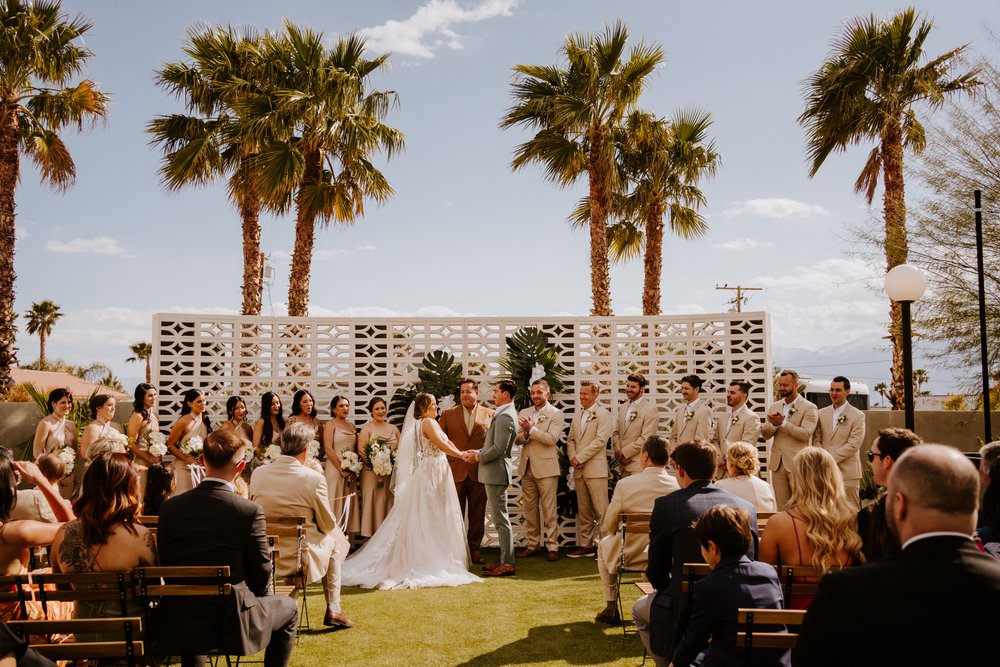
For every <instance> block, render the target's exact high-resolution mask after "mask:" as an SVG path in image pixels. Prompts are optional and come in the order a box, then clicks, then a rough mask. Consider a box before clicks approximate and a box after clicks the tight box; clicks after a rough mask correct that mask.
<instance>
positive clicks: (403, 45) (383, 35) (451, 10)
mask: <svg viewBox="0 0 1000 667" xmlns="http://www.w3.org/2000/svg"><path fill="white" fill-rule="evenodd" d="M518 2H519V0H483V1H482V2H480V3H478V4H476V5H472V6H463V5H461V4H459V3H458V2H457V1H456V0H430V1H429V2H427V3H426V4H425V5H422V6H421V7H420V8H419V9H417V11H416V12H414V13H413V15H412V16H410V17H409V18H408V19H405V20H403V21H395V20H391V19H390V20H389V21H386V22H385V23H383V24H382V25H378V26H374V27H371V28H362V29H361V30H360V31H359V32H360V33H361V34H362V35H364V37H365V38H367V40H368V48H370V49H372V50H373V51H392V52H393V53H397V54H404V55H409V56H417V57H420V58H433V57H434V52H435V51H438V50H440V49H442V48H445V47H447V48H449V49H452V50H457V49H461V48H462V36H461V35H459V34H458V33H457V32H455V31H454V30H452V29H451V26H452V25H455V24H460V23H476V22H478V21H485V20H487V19H491V18H495V17H497V16H510V15H511V13H513V11H514V8H515V7H516V6H517V4H518Z"/></svg>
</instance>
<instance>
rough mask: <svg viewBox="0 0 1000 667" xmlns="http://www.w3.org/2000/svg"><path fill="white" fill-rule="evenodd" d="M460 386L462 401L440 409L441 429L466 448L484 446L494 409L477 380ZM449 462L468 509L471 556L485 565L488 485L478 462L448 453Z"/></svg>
mask: <svg viewBox="0 0 1000 667" xmlns="http://www.w3.org/2000/svg"><path fill="white" fill-rule="evenodd" d="M459 387H460V388H459V391H460V392H461V393H460V394H459V401H460V404H459V405H456V406H455V407H453V408H448V409H447V410H445V411H444V412H442V413H441V419H440V424H441V430H442V431H444V434H445V435H447V436H448V439H449V440H451V441H452V443H454V445H455V447H457V448H458V449H459V450H461V451H463V452H464V451H467V450H470V449H476V450H479V449H482V448H483V442H484V441H485V439H486V431H488V430H489V428H490V420H491V419H493V410H490V409H489V408H487V407H485V406H482V405H480V404H479V387H478V386H477V385H476V381H475V380H469V379H465V380H462V384H461V385H460V386H459ZM448 464H449V465H450V466H451V475H452V477H453V478H454V479H455V489H456V490H457V491H458V504H459V506H460V507H461V508H462V513H463V514H464V513H465V512H466V509H468V522H469V531H468V540H469V557H470V558H471V559H472V562H473V563H475V564H476V565H482V564H483V563H485V562H486V559H485V558H483V554H482V553H481V552H480V551H479V550H480V549H481V548H482V546H483V536H484V535H485V534H486V487H485V486H483V485H482V484H480V483H479V464H478V463H476V462H474V461H473V462H466V461H465V460H464V459H453V458H451V457H448Z"/></svg>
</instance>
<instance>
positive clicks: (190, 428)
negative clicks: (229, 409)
mask: <svg viewBox="0 0 1000 667" xmlns="http://www.w3.org/2000/svg"><path fill="white" fill-rule="evenodd" d="M183 401H184V402H183V404H182V406H181V417H180V419H178V420H177V421H176V422H174V426H173V428H171V429H170V436H169V437H168V438H167V449H169V450H170V453H171V454H173V455H174V484H175V485H176V491H175V492H174V495H178V496H179V495H180V494H182V493H184V492H185V491H190V490H191V489H192V488H193V487H194V480H193V479H192V477H191V473H192V469H193V468H196V467H198V459H197V458H196V457H194V456H191V455H189V454H185V453H184V452H182V451H181V444H182V443H183V442H184V441H185V440H189V439H191V438H194V437H196V436H197V437H199V438H201V439H202V441H204V440H205V438H206V437H207V436H208V434H209V433H211V432H212V426H211V423H210V422H209V421H208V416H207V415H206V414H205V396H204V395H203V394H202V393H201V392H200V391H199V390H197V389H188V390H187V391H186V392H184V395H183Z"/></svg>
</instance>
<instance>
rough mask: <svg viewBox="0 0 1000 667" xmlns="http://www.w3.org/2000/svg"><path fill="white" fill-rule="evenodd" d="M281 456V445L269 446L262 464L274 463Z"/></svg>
mask: <svg viewBox="0 0 1000 667" xmlns="http://www.w3.org/2000/svg"><path fill="white" fill-rule="evenodd" d="M279 456H281V447H280V446H279V445H268V446H267V448H266V449H265V450H264V457H263V459H262V463H264V464H268V463H274V462H275V461H277V460H278V457H279Z"/></svg>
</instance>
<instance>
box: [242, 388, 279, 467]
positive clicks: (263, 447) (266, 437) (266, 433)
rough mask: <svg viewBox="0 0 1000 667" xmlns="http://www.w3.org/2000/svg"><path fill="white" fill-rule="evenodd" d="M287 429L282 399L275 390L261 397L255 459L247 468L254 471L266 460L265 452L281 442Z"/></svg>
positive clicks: (255, 435)
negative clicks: (282, 433) (282, 435)
mask: <svg viewBox="0 0 1000 667" xmlns="http://www.w3.org/2000/svg"><path fill="white" fill-rule="evenodd" d="M284 430H285V415H284V410H283V409H282V407H281V399H280V398H278V395H277V394H275V393H274V392H273V391H267V392H264V395H263V396H261V397H260V419H258V420H257V423H255V424H254V425H253V456H254V458H253V460H252V461H250V465H248V466H247V468H249V469H250V472H251V473H253V471H254V470H256V469H257V468H258V467H260V465H261V463H263V461H264V453H265V452H266V451H267V448H268V447H270V446H271V445H278V444H281V432H282V431H284Z"/></svg>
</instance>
